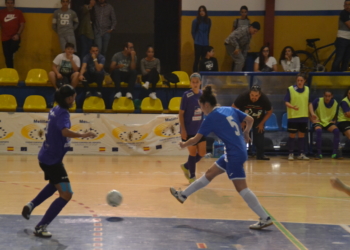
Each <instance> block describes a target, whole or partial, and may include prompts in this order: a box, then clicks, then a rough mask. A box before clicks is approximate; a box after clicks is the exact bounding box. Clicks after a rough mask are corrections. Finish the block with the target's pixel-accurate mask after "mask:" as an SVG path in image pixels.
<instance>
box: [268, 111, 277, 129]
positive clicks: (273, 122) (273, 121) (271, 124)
mask: <svg viewBox="0 0 350 250" xmlns="http://www.w3.org/2000/svg"><path fill="white" fill-rule="evenodd" d="M278 130H279V127H278V123H277V117H276V115H275V114H274V113H272V115H271V116H270V117H269V119H268V120H267V121H266V123H265V131H278Z"/></svg>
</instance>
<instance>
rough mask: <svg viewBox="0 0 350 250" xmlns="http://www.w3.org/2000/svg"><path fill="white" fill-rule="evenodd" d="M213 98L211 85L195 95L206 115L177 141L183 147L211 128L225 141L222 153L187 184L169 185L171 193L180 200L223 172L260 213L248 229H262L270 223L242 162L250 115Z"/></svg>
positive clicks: (245, 152) (250, 205)
mask: <svg viewBox="0 0 350 250" xmlns="http://www.w3.org/2000/svg"><path fill="white" fill-rule="evenodd" d="M216 104H217V101H216V98H215V96H214V95H213V93H212V89H211V86H210V85H208V86H206V87H205V89H204V91H203V94H202V96H201V97H200V98H199V105H200V108H201V110H202V111H203V113H204V114H205V115H206V116H207V117H206V119H205V120H204V121H203V123H202V125H201V127H200V129H199V131H198V133H197V134H196V135H195V136H194V137H193V138H191V139H189V140H188V141H186V142H180V147H181V148H185V147H188V146H190V145H194V144H196V143H197V142H198V141H199V140H200V139H201V138H202V137H203V136H206V135H208V134H209V133H211V132H214V133H215V134H216V136H217V137H219V138H220V139H221V140H222V141H223V142H224V144H225V148H226V153H225V154H224V155H223V156H221V157H220V158H219V160H217V161H216V162H215V163H214V164H213V166H212V167H211V168H210V169H209V170H208V171H207V172H206V173H205V174H204V175H203V176H202V177H200V178H199V179H197V180H196V181H195V182H193V183H192V184H191V185H190V186H188V187H187V188H186V189H185V190H184V191H180V190H176V189H175V188H173V187H171V188H170V192H171V194H172V195H173V196H174V197H175V198H176V199H177V200H178V201H179V202H181V203H184V202H185V200H186V199H187V198H188V197H189V196H190V195H191V194H193V193H194V192H196V191H198V190H199V189H201V188H203V187H205V186H206V185H208V184H209V182H211V181H212V180H213V179H214V178H215V177H216V176H218V175H220V174H222V173H225V172H226V174H227V175H228V178H229V179H230V180H232V182H233V185H234V186H235V188H236V190H237V192H238V193H239V194H240V195H241V196H242V198H243V200H244V201H245V202H246V203H247V204H248V206H249V207H250V208H251V209H252V210H253V211H254V212H255V213H256V214H257V215H258V216H259V217H260V220H259V221H258V222H257V223H255V224H253V225H251V226H250V227H249V228H250V229H262V228H264V227H268V226H270V225H272V224H273V223H272V220H271V218H270V217H269V215H268V214H267V213H266V212H265V210H264V208H263V207H262V206H261V205H260V203H259V201H258V199H257V197H256V196H255V194H254V193H253V192H252V191H251V190H250V189H249V188H248V186H247V182H246V179H245V178H246V176H245V172H244V167H243V164H244V162H245V161H246V160H247V150H246V145H245V143H248V142H249V141H250V138H249V131H250V129H251V128H252V125H253V122H254V119H253V118H252V117H251V116H249V115H247V114H245V113H243V112H242V111H240V110H237V109H234V108H232V107H217V106H216ZM243 121H245V122H246V128H245V130H244V131H242V129H241V126H240V124H241V123H242V122H243Z"/></svg>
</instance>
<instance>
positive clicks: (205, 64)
mask: <svg viewBox="0 0 350 250" xmlns="http://www.w3.org/2000/svg"><path fill="white" fill-rule="evenodd" d="M205 52H206V54H205V57H204V58H203V59H202V60H201V61H200V62H199V71H219V66H218V60H216V58H215V57H214V48H213V47H212V46H207V47H206V48H205Z"/></svg>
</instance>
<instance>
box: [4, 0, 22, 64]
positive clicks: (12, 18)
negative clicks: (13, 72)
mask: <svg viewBox="0 0 350 250" xmlns="http://www.w3.org/2000/svg"><path fill="white" fill-rule="evenodd" d="M5 5H6V8H5V9H2V10H0V26H1V41H2V50H3V52H4V57H5V63H6V67H7V68H13V67H14V65H13V56H14V53H15V52H16V51H17V50H18V49H19V44H20V42H21V34H22V32H23V29H24V23H25V22H26V21H25V19H24V17H23V13H22V11H20V10H18V9H15V0H5Z"/></svg>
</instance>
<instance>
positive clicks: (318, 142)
mask: <svg viewBox="0 0 350 250" xmlns="http://www.w3.org/2000/svg"><path fill="white" fill-rule="evenodd" d="M316 148H317V154H318V155H320V154H322V153H321V148H322V129H316Z"/></svg>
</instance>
